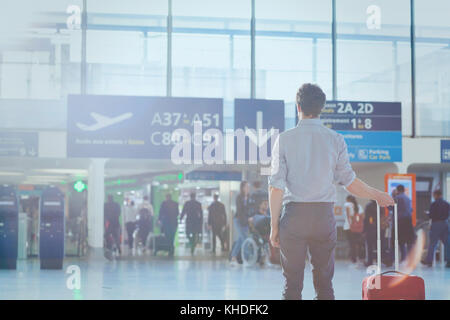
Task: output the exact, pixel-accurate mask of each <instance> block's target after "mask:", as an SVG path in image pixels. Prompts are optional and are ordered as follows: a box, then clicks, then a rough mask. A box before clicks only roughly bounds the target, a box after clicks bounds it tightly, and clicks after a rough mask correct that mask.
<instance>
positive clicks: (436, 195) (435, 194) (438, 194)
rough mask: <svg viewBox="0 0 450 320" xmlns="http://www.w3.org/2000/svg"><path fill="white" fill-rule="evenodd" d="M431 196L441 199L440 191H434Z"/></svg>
mask: <svg viewBox="0 0 450 320" xmlns="http://www.w3.org/2000/svg"><path fill="white" fill-rule="evenodd" d="M433 194H434V196H435V197H438V198H440V197H442V191H441V190H439V189H437V190H434V192H433Z"/></svg>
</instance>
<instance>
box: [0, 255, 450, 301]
mask: <svg viewBox="0 0 450 320" xmlns="http://www.w3.org/2000/svg"><path fill="white" fill-rule="evenodd" d="M69 265H77V266H79V267H80V270H81V289H80V290H69V289H68V288H67V286H66V282H67V279H68V275H67V274H66V273H65V270H66V269H67V267H68V266H69ZM414 274H416V275H419V276H421V277H423V278H424V280H425V281H426V294H427V299H430V300H449V299H450V291H449V290H448V286H449V284H450V272H449V269H446V268H445V266H441V265H438V266H435V267H433V268H426V267H420V266H419V267H418V268H417V269H416V270H415V271H414ZM366 275H367V274H366V268H365V267H362V266H361V267H354V266H351V265H350V264H349V262H348V261H337V263H336V268H335V276H334V289H335V295H336V299H338V300H360V299H361V281H362V279H363V278H364V277H365V276H366ZM0 283H1V287H2V290H0V299H41V300H47V299H52V300H53V299H68V300H73V299H75V300H78V299H80V300H82V299H95V300H96V299H107V300H115V299H137V300H140V299H152V300H153V299H162V300H184V299H186V298H188V299H193V300H210V299H218V300H272V299H273V300H279V299H280V298H281V292H282V286H283V276H282V274H281V270H280V267H278V266H265V267H260V266H257V267H251V268H247V267H243V266H238V267H234V268H230V267H229V263H228V261H227V260H226V259H223V258H221V257H209V258H207V257H205V258H200V259H198V260H196V259H193V258H191V257H180V258H175V260H169V259H167V258H166V257H157V258H153V259H150V260H149V259H137V260H133V259H126V258H124V259H123V260H117V261H106V260H103V259H92V260H88V259H82V260H79V259H66V261H65V263H64V269H63V270H40V269H39V261H38V260H35V261H33V260H31V261H30V260H28V261H21V262H19V263H18V266H17V271H16V270H11V271H5V270H3V271H2V272H0ZM314 296H315V294H314V288H313V285H312V274H311V266H310V265H307V267H306V270H305V287H304V290H303V299H305V300H311V299H314Z"/></svg>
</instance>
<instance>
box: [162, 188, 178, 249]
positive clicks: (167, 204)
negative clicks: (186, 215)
mask: <svg viewBox="0 0 450 320" xmlns="http://www.w3.org/2000/svg"><path fill="white" fill-rule="evenodd" d="M179 213H180V211H179V209H178V202H175V201H173V200H172V196H171V195H170V193H168V194H166V200H164V201H163V202H162V203H161V207H160V209H159V217H158V220H159V224H160V226H161V232H162V233H163V234H164V236H165V237H166V240H167V241H168V243H169V257H173V255H174V253H175V247H174V241H175V234H176V233H177V227H178V215H179Z"/></svg>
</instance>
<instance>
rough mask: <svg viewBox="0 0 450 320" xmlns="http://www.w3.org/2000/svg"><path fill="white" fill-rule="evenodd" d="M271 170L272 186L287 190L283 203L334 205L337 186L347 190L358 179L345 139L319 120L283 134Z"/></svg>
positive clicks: (302, 123)
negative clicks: (331, 203) (322, 203)
mask: <svg viewBox="0 0 450 320" xmlns="http://www.w3.org/2000/svg"><path fill="white" fill-rule="evenodd" d="M277 148H278V152H276V149H277ZM271 171H272V172H271V173H272V175H271V176H270V177H269V185H271V186H272V187H275V188H277V189H281V190H284V198H283V203H284V204H286V203H288V202H335V201H336V186H335V184H338V185H341V186H344V187H347V186H349V185H350V184H351V183H352V182H353V180H354V179H355V178H356V175H355V172H354V171H353V169H352V166H351V165H350V161H349V157H348V153H347V144H346V143H345V141H344V137H343V136H342V135H341V134H339V133H337V132H336V131H333V130H331V129H328V128H327V127H325V126H324V125H323V124H322V120H320V119H303V120H300V122H299V123H298V125H297V127H295V128H293V129H290V130H287V131H285V132H283V133H281V134H280V136H279V137H278V140H277V141H276V142H275V146H274V151H273V152H272V168H271Z"/></svg>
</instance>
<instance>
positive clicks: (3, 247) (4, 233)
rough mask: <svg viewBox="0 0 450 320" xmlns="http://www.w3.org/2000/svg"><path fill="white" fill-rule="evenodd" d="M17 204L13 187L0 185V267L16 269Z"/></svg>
mask: <svg viewBox="0 0 450 320" xmlns="http://www.w3.org/2000/svg"><path fill="white" fill-rule="evenodd" d="M18 228H19V204H18V202H17V196H16V191H15V190H14V188H13V187H11V186H7V185H2V186H0V269H16V264H17V243H18V233H19V230H18Z"/></svg>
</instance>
